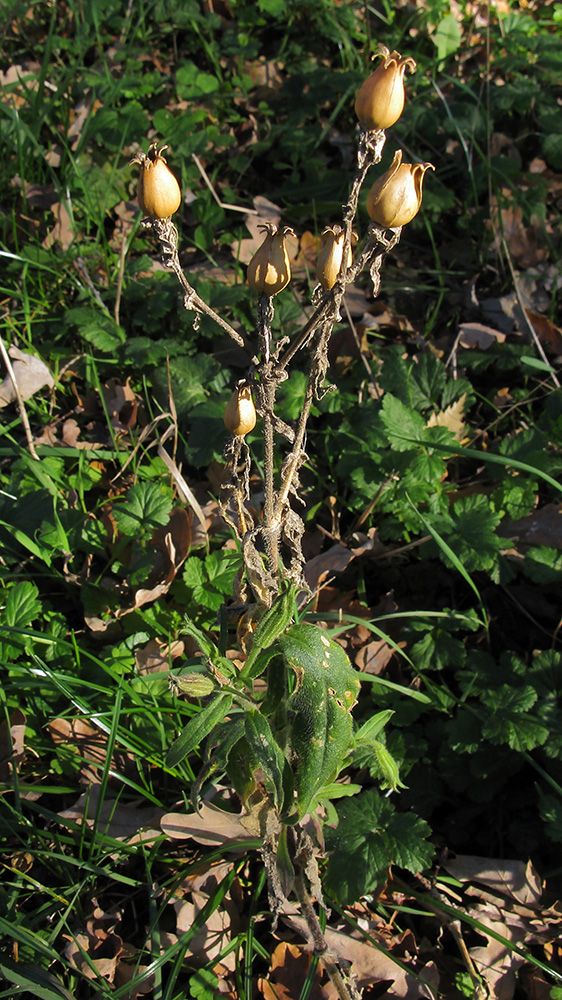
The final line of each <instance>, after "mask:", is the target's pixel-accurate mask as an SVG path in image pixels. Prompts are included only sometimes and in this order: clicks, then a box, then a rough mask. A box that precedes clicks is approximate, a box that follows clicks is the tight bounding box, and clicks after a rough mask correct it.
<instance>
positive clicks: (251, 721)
mask: <svg viewBox="0 0 562 1000" xmlns="http://www.w3.org/2000/svg"><path fill="white" fill-rule="evenodd" d="M244 732H245V736H246V739H247V741H248V746H249V747H250V750H251V752H252V754H253V756H254V758H255V762H256V766H257V767H260V768H261V769H262V771H263V774H264V779H265V785H266V788H267V790H268V792H270V794H272V795H273V801H274V802H275V805H276V806H279V807H280V806H281V805H282V803H283V771H284V768H285V764H286V761H285V756H284V754H283V751H282V750H281V747H280V746H279V744H278V743H277V741H276V739H275V737H274V735H273V732H272V730H271V726H270V725H269V722H268V721H267V719H266V718H265V716H264V715H262V714H261V712H259V711H258V710H257V709H256V710H253V709H250V710H249V711H247V712H246V713H245V730H244Z"/></svg>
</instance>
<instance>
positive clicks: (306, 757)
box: [278, 624, 360, 816]
mask: <svg viewBox="0 0 562 1000" xmlns="http://www.w3.org/2000/svg"><path fill="white" fill-rule="evenodd" d="M278 644H279V647H280V649H281V651H282V653H283V656H284V658H285V661H286V663H287V664H288V666H289V667H291V668H292V670H293V671H294V674H295V680H296V686H295V690H294V691H293V694H292V695H291V697H290V699H289V709H290V710H291V712H294V713H295V717H294V720H293V723H292V727H291V734H290V744H291V751H292V755H293V759H294V762H295V763H294V768H295V787H296V791H297V801H298V806H299V812H300V815H301V816H303V815H304V814H305V813H306V812H307V811H308V809H309V808H310V805H311V802H312V800H313V798H314V796H315V795H316V793H317V792H319V791H320V789H321V788H322V787H323V786H324V785H325V784H326V783H327V782H328V781H333V780H334V779H335V778H336V777H337V775H338V773H339V771H340V770H341V768H342V766H343V763H344V761H345V759H346V757H347V756H348V754H349V752H350V750H351V747H352V718H351V709H352V707H353V705H354V704H355V702H356V700H357V695H358V693H359V687H360V682H359V678H358V675H357V672H356V671H355V670H354V669H353V667H352V666H351V664H350V662H349V659H348V658H347V655H346V654H345V652H344V650H343V649H342V647H341V646H340V645H338V643H336V642H333V641H332V640H331V639H329V638H328V636H327V635H326V634H325V632H324V631H323V630H322V629H320V628H318V627H317V626H316V625H308V624H299V625H293V626H292V627H291V628H290V629H288V630H287V631H286V632H285V633H284V634H283V635H281V636H280V637H279V639H278Z"/></svg>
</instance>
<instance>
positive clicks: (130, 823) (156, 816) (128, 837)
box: [57, 783, 162, 844]
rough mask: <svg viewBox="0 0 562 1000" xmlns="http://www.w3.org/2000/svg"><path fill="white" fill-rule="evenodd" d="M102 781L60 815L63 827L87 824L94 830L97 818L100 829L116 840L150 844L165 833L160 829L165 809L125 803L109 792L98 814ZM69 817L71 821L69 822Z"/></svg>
mask: <svg viewBox="0 0 562 1000" xmlns="http://www.w3.org/2000/svg"><path fill="white" fill-rule="evenodd" d="M100 792H101V784H99V783H95V784H92V785H90V787H89V789H88V791H87V792H84V793H83V794H82V795H80V796H79V797H78V799H77V800H76V802H75V803H74V805H73V806H70V808H69V809H64V810H63V811H62V812H60V813H58V814H57V817H58V821H59V823H60V824H61V825H62V826H66V825H69V828H70V829H73V828H74V826H75V825H77V826H81V825H82V823H85V824H86V826H87V827H88V828H89V829H92V828H93V826H94V823H95V822H96V817H97V828H98V829H99V830H100V832H101V833H103V834H106V835H107V836H108V837H112V838H113V839H114V840H124V841H126V842H127V843H128V844H136V843H139V842H141V841H142V843H143V844H144V843H149V842H152V841H154V840H156V839H157V838H158V837H160V836H161V833H160V830H159V829H158V828H157V826H158V824H159V822H160V819H161V817H162V810H161V809H157V808H156V807H154V806H148V807H146V806H145V807H143V806H141V805H139V802H138V801H136V802H121V801H119V800H118V799H115V798H112V797H110V796H109V795H107V794H106V795H105V797H104V800H103V803H102V806H101V809H100V810H99V814H98V802H99V798H100ZM65 820H67V821H69V823H65Z"/></svg>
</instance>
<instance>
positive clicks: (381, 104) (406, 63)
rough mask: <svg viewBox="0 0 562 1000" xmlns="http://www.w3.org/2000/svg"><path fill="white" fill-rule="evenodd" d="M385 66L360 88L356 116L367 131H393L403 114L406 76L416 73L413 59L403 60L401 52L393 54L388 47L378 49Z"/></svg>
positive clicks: (372, 74)
mask: <svg viewBox="0 0 562 1000" xmlns="http://www.w3.org/2000/svg"><path fill="white" fill-rule="evenodd" d="M379 49H380V52H379V53H378V55H381V56H382V62H381V63H379V65H378V67H377V69H376V70H375V72H374V73H371V75H370V76H369V77H367V79H366V80H365V82H364V83H363V84H362V85H361V87H360V88H359V90H358V92H357V97H356V99H355V114H356V115H357V117H358V119H359V121H360V122H361V124H362V126H363V128H364V129H367V131H369V132H371V131H374V130H375V129H382V128H390V126H391V125H394V123H395V122H397V121H398V119H399V118H400V115H401V114H402V112H403V110H404V102H405V100H406V94H405V91H404V72H405V70H406V69H409V70H410V73H413V72H414V70H415V68H416V64H415V61H414V60H413V59H410V58H406V59H403V58H402V56H401V55H400V53H399V52H390V51H389V49H387V47H386V45H379Z"/></svg>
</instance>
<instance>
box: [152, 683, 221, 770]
mask: <svg viewBox="0 0 562 1000" xmlns="http://www.w3.org/2000/svg"><path fill="white" fill-rule="evenodd" d="M231 705H232V696H231V695H229V694H226V693H224V692H221V694H218V695H217V697H216V698H213V700H212V701H210V702H209V704H208V705H206V706H205V708H202V709H201V711H200V712H198V713H197V715H195V716H194V717H193V719H190V720H189V722H188V723H187V726H186V727H185V729H183V730H182V732H181V733H180V735H179V736H178V738H177V739H176V740H174V742H173V743H172V746H171V747H170V749H169V750H168V753H167V754H166V767H175V766H176V764H179V763H180V761H182V760H183V759H184V757H187V755H188V754H189V753H191V751H192V750H194V749H195V747H197V746H199V744H200V743H202V741H203V740H204V739H205V737H206V736H208V735H209V733H210V732H211V731H212V730H213V729H214V727H215V726H216V725H218V723H219V722H222V720H223V719H224V717H225V715H226V714H227V712H228V711H229V710H230V707H231Z"/></svg>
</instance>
